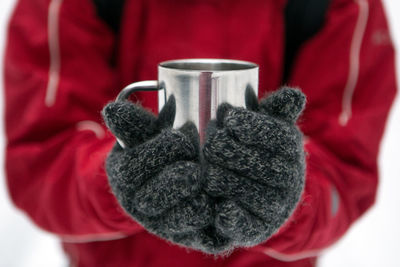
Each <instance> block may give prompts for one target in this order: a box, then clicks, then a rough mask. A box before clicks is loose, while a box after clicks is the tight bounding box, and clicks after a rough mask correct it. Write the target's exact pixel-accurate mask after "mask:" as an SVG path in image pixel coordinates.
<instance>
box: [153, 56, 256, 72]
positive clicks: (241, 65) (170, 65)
mask: <svg viewBox="0 0 400 267" xmlns="http://www.w3.org/2000/svg"><path fill="white" fill-rule="evenodd" d="M158 67H159V68H162V69H168V70H175V71H185V72H186V71H188V72H229V71H248V70H253V69H257V68H258V67H259V66H258V65H257V64H256V63H253V62H250V61H244V60H235V59H219V58H187V59H174V60H167V61H163V62H161V63H159V64H158Z"/></svg>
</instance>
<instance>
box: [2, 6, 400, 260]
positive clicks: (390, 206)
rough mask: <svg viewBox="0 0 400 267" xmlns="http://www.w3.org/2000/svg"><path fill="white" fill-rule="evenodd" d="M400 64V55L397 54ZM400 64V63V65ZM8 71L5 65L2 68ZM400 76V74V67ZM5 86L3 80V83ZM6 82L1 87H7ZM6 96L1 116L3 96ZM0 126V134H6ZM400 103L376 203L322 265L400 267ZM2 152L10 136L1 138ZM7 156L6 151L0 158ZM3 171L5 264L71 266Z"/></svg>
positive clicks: (396, 30) (394, 10)
mask: <svg viewBox="0 0 400 267" xmlns="http://www.w3.org/2000/svg"><path fill="white" fill-rule="evenodd" d="M384 2H385V5H386V10H387V14H388V17H389V21H390V23H391V31H392V35H393V38H394V42H395V44H396V47H397V48H398V49H399V48H400V16H399V15H398V14H399V13H400V1H399V0H384ZM13 4H14V1H13V0H1V1H0V62H2V61H3V60H2V59H3V52H4V41H5V31H6V24H7V21H8V18H9V15H10V12H11V10H12V7H13ZM397 63H399V57H398V58H397ZM398 65H399V64H398ZM0 72H1V73H2V66H0ZM398 76H400V72H399V71H398ZM1 85H2V84H1ZM1 85H0V86H1ZM2 93H3V92H2V90H1V94H0V100H1V104H0V105H1V106H0V110H1V111H0V112H1V113H0V116H1V117H3V110H2V109H3V103H2V102H3V96H2ZM3 132H4V129H3V125H0V133H3ZM399 148H400V101H399V96H397V99H396V101H395V104H394V107H393V109H392V112H391V115H390V118H389V123H388V125H387V130H386V134H385V138H384V140H383V144H382V148H381V155H380V160H379V163H380V172H381V181H380V187H379V192H378V200H377V203H376V205H375V206H374V207H373V208H372V209H371V210H370V211H369V212H368V213H367V214H366V215H365V216H364V217H363V218H362V219H361V220H359V221H358V222H357V223H356V224H355V225H354V226H353V227H352V228H351V229H350V231H349V232H348V233H347V235H346V236H345V237H344V238H343V239H341V240H340V241H339V242H338V243H337V244H336V245H335V246H333V247H332V248H330V249H329V250H327V251H325V252H324V256H323V257H322V258H321V260H320V262H319V266H320V267H337V266H341V267H347V266H349V267H350V266H351V267H378V266H379V267H380V266H383V267H395V266H396V267H398V266H400V257H399V255H398V253H399V254H400V242H399V239H400V208H399V206H400V193H399V190H400V162H399V154H398V153H399ZM0 151H4V137H3V134H2V135H1V136H0ZM3 160H4V155H3V153H1V154H0V162H3ZM3 172H4V171H3V170H2V169H1V170H0V174H1V176H0V218H1V219H0V267H36V266H37V267H39V266H40V267H47V266H49V267H59V266H67V261H66V259H65V258H64V256H63V254H62V251H61V249H60V245H59V243H58V241H57V239H56V238H55V237H53V236H52V235H51V234H48V233H45V232H43V231H41V230H38V228H36V227H35V226H34V225H32V223H31V222H30V221H29V220H28V219H27V217H26V216H25V215H24V214H22V213H21V212H20V211H18V210H16V209H15V208H14V207H13V206H12V204H11V203H10V200H9V198H8V195H7V191H6V188H5V181H4V174H3Z"/></svg>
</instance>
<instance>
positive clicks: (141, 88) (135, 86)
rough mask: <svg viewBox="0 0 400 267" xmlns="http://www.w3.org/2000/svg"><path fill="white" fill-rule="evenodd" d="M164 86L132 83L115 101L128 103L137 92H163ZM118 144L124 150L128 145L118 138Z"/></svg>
mask: <svg viewBox="0 0 400 267" xmlns="http://www.w3.org/2000/svg"><path fill="white" fill-rule="evenodd" d="M163 89H164V88H163V86H159V83H158V81H141V82H135V83H131V84H129V85H128V86H126V87H125V88H124V89H122V90H121V92H120V93H119V94H118V96H117V99H116V100H115V101H116V102H120V101H127V100H128V98H129V96H130V95H131V94H133V93H135V92H140V91H159V90H163ZM166 101H167V94H166V92H165V90H164V103H166ZM117 142H118V143H119V145H120V146H121V147H122V148H125V147H126V145H125V143H124V142H123V141H122V140H120V139H118V138H117Z"/></svg>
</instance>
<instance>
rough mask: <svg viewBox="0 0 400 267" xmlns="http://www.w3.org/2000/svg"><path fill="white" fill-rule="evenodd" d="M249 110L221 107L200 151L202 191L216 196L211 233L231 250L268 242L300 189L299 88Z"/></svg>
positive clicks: (252, 102)
mask: <svg viewBox="0 0 400 267" xmlns="http://www.w3.org/2000/svg"><path fill="white" fill-rule="evenodd" d="M246 105H247V109H244V108H237V107H232V106H231V105H229V104H222V105H221V106H220V107H219V109H218V111H217V119H216V121H212V122H210V125H209V128H208V130H207V134H208V136H207V138H206V142H205V145H204V147H203V153H204V159H205V172H204V173H205V179H206V182H205V186H206V189H205V190H206V192H207V193H208V194H209V195H211V196H213V197H215V201H216V203H215V214H216V216H215V218H214V225H215V231H216V233H217V234H218V235H220V236H223V237H224V238H226V239H229V240H230V243H231V246H232V247H243V246H245V247H246V246H254V245H257V244H259V243H261V242H263V241H265V240H267V239H268V238H269V237H270V236H271V235H272V234H273V233H274V232H276V231H277V229H279V228H280V226H281V225H282V224H283V223H284V222H285V221H286V220H287V219H288V218H289V216H290V215H291V213H292V212H293V210H294V208H295V206H296V205H297V203H298V201H299V199H300V196H301V193H302V190H303V185H304V176H305V175H304V173H305V160H304V150H303V136H302V133H301V132H300V130H299V129H298V128H297V126H296V125H295V122H296V120H297V118H298V117H299V115H300V113H301V112H302V110H303V108H304V105H305V96H304V94H303V93H302V92H301V91H300V90H295V89H291V88H282V89H280V90H278V91H276V92H274V93H273V94H271V95H270V96H268V97H267V98H264V99H262V100H261V101H260V103H259V102H258V100H257V97H256V96H255V94H254V92H253V91H252V90H251V89H248V90H247V91H246Z"/></svg>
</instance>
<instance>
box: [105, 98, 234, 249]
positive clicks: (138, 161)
mask: <svg viewBox="0 0 400 267" xmlns="http://www.w3.org/2000/svg"><path fill="white" fill-rule="evenodd" d="M102 114H103V118H104V121H105V123H106V125H107V126H108V128H109V129H110V130H111V131H112V133H113V134H114V135H115V136H116V137H118V138H119V139H120V140H122V141H123V142H124V143H125V144H126V148H124V149H123V148H121V147H120V146H119V144H118V143H117V144H116V145H115V147H114V148H113V149H112V151H111V152H110V154H109V156H108V158H107V160H106V171H107V175H108V178H109V183H110V185H111V188H112V190H113V192H114V194H115V196H116V197H117V199H118V201H119V203H120V204H121V206H122V207H123V208H124V209H125V210H126V211H127V212H128V213H129V214H130V215H131V216H132V217H133V218H134V219H135V220H136V221H138V222H139V223H140V224H142V225H143V226H144V227H145V228H146V229H147V230H149V231H150V232H152V233H154V234H156V235H158V236H161V237H163V238H165V239H168V240H170V241H173V242H174V243H178V244H181V245H184V246H188V247H192V248H195V249H199V250H203V251H206V252H210V253H212V252H214V250H213V249H214V248H216V247H218V248H219V251H220V250H223V248H224V246H225V243H226V242H225V239H224V238H221V239H215V238H214V237H215V235H214V233H213V232H210V231H212V230H209V228H210V225H211V224H212V222H213V205H212V203H211V202H210V197H209V196H208V195H207V194H205V192H204V191H203V190H202V184H203V182H202V178H201V170H200V165H199V163H198V158H199V156H198V155H199V144H198V140H199V139H198V133H197V129H196V126H195V125H194V124H193V123H190V122H189V123H186V124H185V125H184V126H183V127H182V128H180V129H179V130H174V129H172V128H171V127H172V125H173V122H174V117H175V99H174V97H170V99H169V100H168V102H167V104H166V105H165V106H164V108H163V109H162V111H161V112H160V114H159V116H158V118H156V117H155V116H154V115H153V114H152V113H150V112H148V111H146V110H144V109H143V108H142V107H140V106H138V105H135V104H132V103H130V102H128V101H122V102H112V103H110V104H108V105H107V106H106V107H105V108H104V109H103V113H102ZM208 240H210V241H208Z"/></svg>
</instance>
